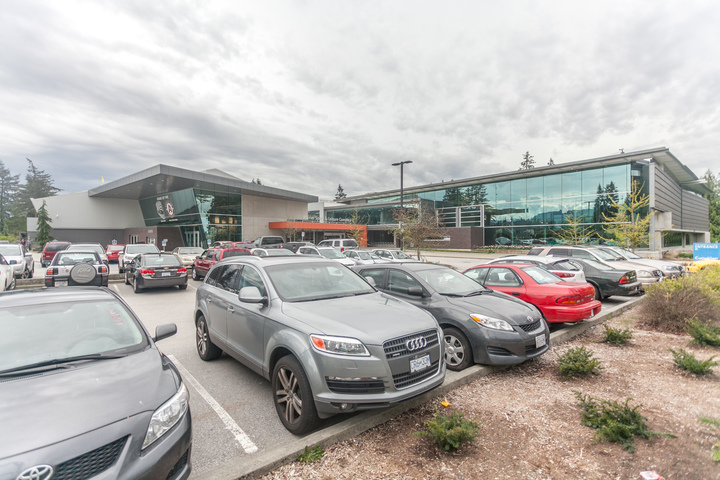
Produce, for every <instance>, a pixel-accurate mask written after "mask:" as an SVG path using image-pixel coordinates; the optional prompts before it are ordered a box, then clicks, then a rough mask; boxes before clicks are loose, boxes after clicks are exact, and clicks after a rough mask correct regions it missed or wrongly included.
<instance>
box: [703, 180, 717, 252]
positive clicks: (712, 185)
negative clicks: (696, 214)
mask: <svg viewBox="0 0 720 480" xmlns="http://www.w3.org/2000/svg"><path fill="white" fill-rule="evenodd" d="M705 180H706V181H707V184H706V185H707V187H708V188H709V189H710V190H712V193H710V194H709V195H706V198H707V199H708V202H709V203H710V205H709V208H710V212H709V213H710V241H711V242H720V179H718V177H716V176H715V175H714V174H713V173H712V172H711V171H710V170H708V171H707V172H705Z"/></svg>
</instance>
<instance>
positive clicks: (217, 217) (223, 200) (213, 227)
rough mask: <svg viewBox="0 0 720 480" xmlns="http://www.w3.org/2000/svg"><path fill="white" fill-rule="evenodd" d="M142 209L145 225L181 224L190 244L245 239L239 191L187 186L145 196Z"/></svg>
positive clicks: (185, 240) (196, 244)
mask: <svg viewBox="0 0 720 480" xmlns="http://www.w3.org/2000/svg"><path fill="white" fill-rule="evenodd" d="M140 209H141V210H142V213H143V217H144V219H145V225H147V226H156V225H157V226H163V227H172V226H177V227H178V228H179V229H180V231H181V233H182V236H183V240H184V242H185V245H188V246H198V247H206V246H208V245H210V244H211V243H213V242H216V241H219V240H229V241H241V240H242V197H241V196H240V195H237V194H228V193H227V192H222V191H214V190H200V189H187V190H181V191H178V192H170V193H166V194H163V195H157V196H154V197H150V198H144V199H142V200H140Z"/></svg>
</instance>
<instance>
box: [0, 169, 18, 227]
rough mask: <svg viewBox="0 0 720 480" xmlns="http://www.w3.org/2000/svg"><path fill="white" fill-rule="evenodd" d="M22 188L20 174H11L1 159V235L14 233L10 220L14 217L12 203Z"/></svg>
mask: <svg viewBox="0 0 720 480" xmlns="http://www.w3.org/2000/svg"><path fill="white" fill-rule="evenodd" d="M19 189H20V175H11V174H10V170H9V169H7V168H5V164H4V163H3V161H2V160H0V235H10V234H11V233H12V234H14V233H15V231H14V230H11V229H10V228H9V227H10V224H9V220H10V218H11V217H12V205H13V203H15V199H16V198H17V195H18V191H19Z"/></svg>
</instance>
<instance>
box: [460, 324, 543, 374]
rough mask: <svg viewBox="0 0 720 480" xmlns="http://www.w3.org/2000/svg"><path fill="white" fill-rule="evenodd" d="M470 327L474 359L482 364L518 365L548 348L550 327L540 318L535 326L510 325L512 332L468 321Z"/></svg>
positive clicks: (469, 336)
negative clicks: (526, 329)
mask: <svg viewBox="0 0 720 480" xmlns="http://www.w3.org/2000/svg"><path fill="white" fill-rule="evenodd" d="M470 328H471V332H470V334H469V335H468V340H469V341H470V344H471V346H472V350H473V354H474V355H473V356H474V360H475V363H479V364H482V365H517V364H519V363H522V362H524V361H525V360H529V359H531V358H536V357H539V356H540V355H542V354H544V353H545V352H547V351H548V349H549V348H550V329H549V328H548V326H547V324H546V323H545V321H543V320H542V319H540V321H539V325H538V326H537V328H533V329H531V330H530V331H525V330H524V329H522V328H521V327H518V326H514V327H513V328H514V329H515V331H513V332H509V331H503V330H493V329H490V328H485V327H481V326H479V325H471V326H470ZM526 328H527V327H526ZM538 337H543V338H538Z"/></svg>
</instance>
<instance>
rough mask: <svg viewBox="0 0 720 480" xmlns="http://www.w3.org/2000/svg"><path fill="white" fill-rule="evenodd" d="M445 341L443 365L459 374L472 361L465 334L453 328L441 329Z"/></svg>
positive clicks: (470, 348) (470, 349)
mask: <svg viewBox="0 0 720 480" xmlns="http://www.w3.org/2000/svg"><path fill="white" fill-rule="evenodd" d="M443 339H444V340H445V363H446V364H447V368H448V370H453V371H456V372H459V371H460V370H464V369H466V368H467V367H469V366H470V364H471V363H472V361H473V353H472V347H471V346H470V342H469V341H468V339H467V337H466V336H465V334H463V333H462V332H461V331H460V330H458V329H457V328H454V327H445V328H443Z"/></svg>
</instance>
